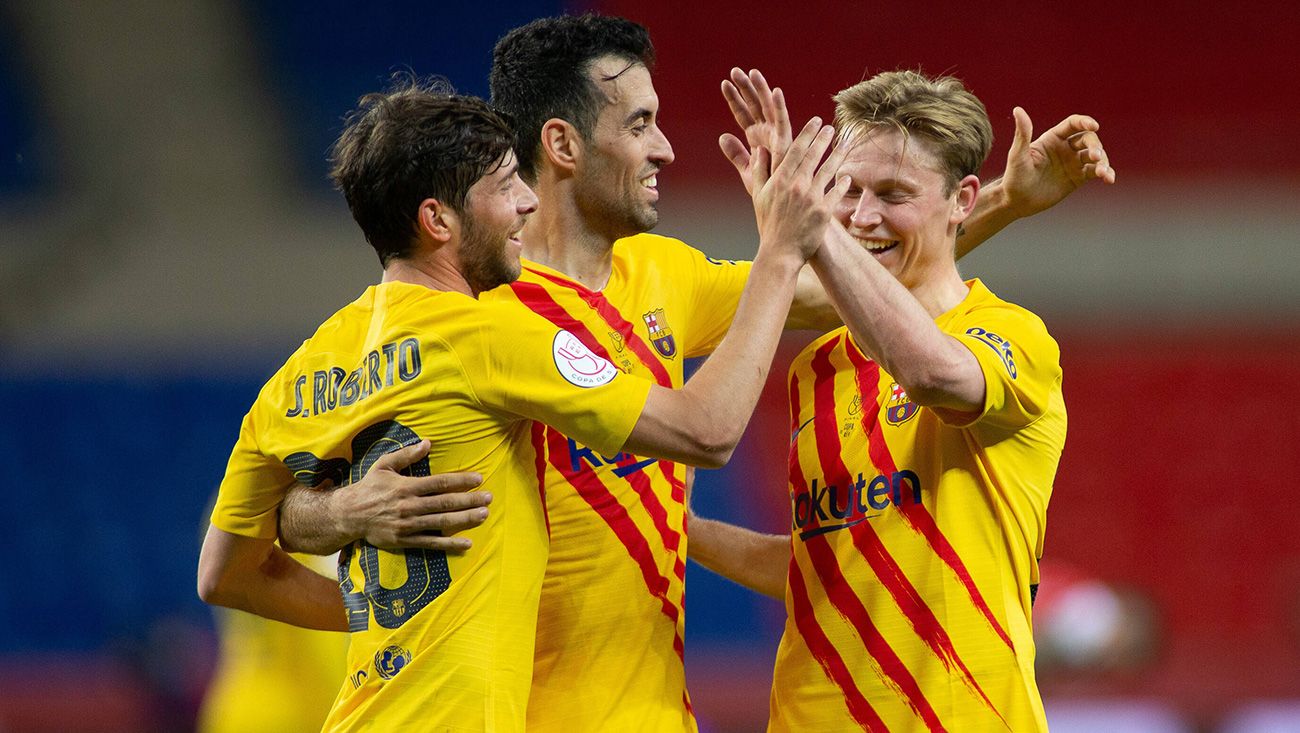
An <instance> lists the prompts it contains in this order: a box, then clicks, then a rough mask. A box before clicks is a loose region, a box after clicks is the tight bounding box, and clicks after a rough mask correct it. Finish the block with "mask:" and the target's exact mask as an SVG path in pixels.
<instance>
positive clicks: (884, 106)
mask: <svg viewBox="0 0 1300 733" xmlns="http://www.w3.org/2000/svg"><path fill="white" fill-rule="evenodd" d="M881 128H892V129H895V130H898V131H899V132H901V133H902V134H903V139H904V140H905V141H906V140H908V139H910V137H911V136H912V135H917V136H919V137H921V138H922V139H923V140H925V141H927V142H929V143H930V146H931V150H932V152H933V153H934V154H935V156H936V157H937V158H938V160H939V164H940V166H941V167H942V171H941V172H942V173H943V174H944V178H945V179H946V182H947V187H946V190H945V191H944V195H945V196H947V195H948V194H950V193H952V190H953V188H954V187H955V186H956V185H957V182H958V181H960V180H961V179H962V178H965V177H966V176H968V175H973V174H976V173H978V172H979V169H980V166H981V165H983V164H984V159H985V158H986V157H988V154H989V149H990V148H991V147H993V127H992V125H990V124H989V116H988V112H986V111H985V110H984V103H983V102H981V101H980V100H979V99H978V98H976V96H975V95H974V94H971V93H970V91H968V90H967V89H966V87H965V86H964V85H963V84H962V83H961V80H960V79H957V78H955V77H951V76H940V77H935V78H930V77H928V76H926V75H924V74H922V73H920V72H918V71H886V72H883V73H880V74H876V75H875V76H873V77H871V78H870V79H867V80H866V81H862V82H858V83H857V84H854V85H853V86H851V87H849V88H848V89H845V90H843V91H841V92H840V93H839V94H836V95H835V129H837V130H839V131H840V136H841V137H843V138H850V137H854V136H857V135H860V134H864V133H870V132H872V131H875V130H878V129H881Z"/></svg>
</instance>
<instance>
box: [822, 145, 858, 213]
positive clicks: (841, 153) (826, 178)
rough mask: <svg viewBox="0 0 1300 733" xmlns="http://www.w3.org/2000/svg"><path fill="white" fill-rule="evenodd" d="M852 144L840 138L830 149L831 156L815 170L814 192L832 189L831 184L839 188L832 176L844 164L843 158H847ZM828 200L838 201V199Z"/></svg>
mask: <svg viewBox="0 0 1300 733" xmlns="http://www.w3.org/2000/svg"><path fill="white" fill-rule="evenodd" d="M853 144H854V143H853V141H851V140H849V139H847V138H840V141H839V142H838V143H836V144H835V147H834V148H832V149H831V154H830V155H828V156H827V157H826V160H825V161H823V162H822V164H821V167H820V168H818V169H817V175H816V176H814V178H813V185H814V186H816V187H817V188H816V190H818V191H825V190H827V189H828V188H832V186H831V183H832V182H834V184H835V186H834V187H836V188H838V187H839V184H840V181H839V180H836V179H835V177H834V176H835V175H836V174H837V173H839V170H840V166H841V165H843V164H844V158H845V157H847V156H848V154H849V151H850V150H851V149H852V148H853ZM846 190H847V189H846ZM828 200H830V201H838V200H839V197H836V198H834V199H828Z"/></svg>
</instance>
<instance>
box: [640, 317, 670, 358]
mask: <svg viewBox="0 0 1300 733" xmlns="http://www.w3.org/2000/svg"><path fill="white" fill-rule="evenodd" d="M641 317H642V318H644V319H645V325H646V328H647V329H648V330H649V331H650V343H652V344H654V347H655V351H658V352H659V355H660V356H662V357H663V358H665V359H671V358H673V357H674V356H676V355H677V341H675V340H674V339H673V330H672V329H671V328H669V327H668V319H666V318H664V309H663V308H656V309H655V310H652V311H650V312H649V313H646V314H645V315H643V316H641Z"/></svg>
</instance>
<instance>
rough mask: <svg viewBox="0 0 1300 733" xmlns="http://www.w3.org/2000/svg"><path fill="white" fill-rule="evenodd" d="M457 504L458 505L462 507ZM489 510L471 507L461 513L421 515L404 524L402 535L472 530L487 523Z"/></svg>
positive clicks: (441, 512) (443, 511) (442, 512)
mask: <svg viewBox="0 0 1300 733" xmlns="http://www.w3.org/2000/svg"><path fill="white" fill-rule="evenodd" d="M461 504H462V502H457V503H456V505H457V506H459V505H461ZM487 517H488V509H487V508H486V507H471V508H468V509H461V510H459V511H450V510H437V511H432V512H428V513H424V514H420V515H417V516H414V517H411V518H410V519H408V520H406V521H405V522H403V523H402V528H401V534H402V535H417V534H425V533H430V532H441V533H443V534H444V535H451V534H455V533H457V532H462V531H464V530H467V529H472V528H474V527H477V526H479V525H480V524H482V523H483V522H485V521H487Z"/></svg>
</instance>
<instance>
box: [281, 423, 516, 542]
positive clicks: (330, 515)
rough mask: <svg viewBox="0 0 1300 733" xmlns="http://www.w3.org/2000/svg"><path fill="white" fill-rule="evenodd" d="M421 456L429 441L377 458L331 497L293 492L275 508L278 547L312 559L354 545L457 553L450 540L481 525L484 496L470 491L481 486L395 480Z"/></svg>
mask: <svg viewBox="0 0 1300 733" xmlns="http://www.w3.org/2000/svg"><path fill="white" fill-rule="evenodd" d="M427 455H429V441H427V440H422V441H420V442H419V443H416V444H414V445H409V446H406V447H405V448H401V449H399V450H396V451H393V452H392V453H388V454H386V455H384V456H382V457H380V458H379V460H377V461H375V464H374V465H373V466H371V467H370V470H369V471H367V472H366V475H365V476H363V477H362V478H361V480H360V481H358V482H357V483H354V484H350V485H348V486H344V487H341V488H336V489H311V488H308V487H306V486H303V485H302V484H295V485H294V486H293V487H292V488H290V489H289V491H288V493H287V494H285V497H284V503H283V504H281V505H280V530H279V531H280V544H281V545H282V546H283V547H285V548H286V549H288V550H290V551H292V552H306V553H310V554H314V555H328V554H330V553H333V552H336V551H338V550H339V549H340V548H342V547H343V546H345V545H347V544H350V543H352V542H354V541H356V540H359V539H364V540H365V541H366V542H369V543H370V544H372V545H374V546H375V547H378V548H380V549H384V550H395V549H399V548H422V549H426V550H441V551H443V552H451V553H457V554H459V553H463V552H465V551H466V550H468V549H469V547H470V540H469V539H467V538H465V537H455V536H453V535H455V533H457V532H461V531H464V530H466V529H471V528H473V527H477V526H479V525H480V524H482V523H483V522H484V521H485V520H486V519H487V513H488V510H487V505H488V504H490V503H491V502H492V494H490V493H489V492H486V491H471V489H474V488H477V487H478V486H479V484H481V483H482V481H483V477H482V476H480V475H479V474H477V473H449V474H439V475H435V476H404V475H402V473H401V472H402V471H403V470H405V469H406V468H407V467H408V466H410V465H411V464H412V463H415V462H416V461H419V460H421V459H423V458H424V457H425V456H427Z"/></svg>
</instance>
